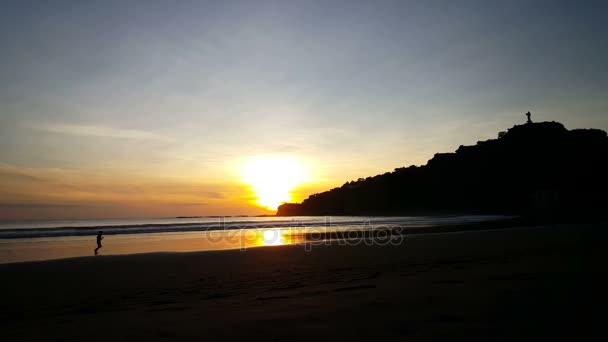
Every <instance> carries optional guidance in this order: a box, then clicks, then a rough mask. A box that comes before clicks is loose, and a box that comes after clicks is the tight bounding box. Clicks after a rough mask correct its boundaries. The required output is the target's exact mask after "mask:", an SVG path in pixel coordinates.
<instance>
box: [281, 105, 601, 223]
mask: <svg viewBox="0 0 608 342" xmlns="http://www.w3.org/2000/svg"><path fill="white" fill-rule="evenodd" d="M526 115H527V116H528V121H527V123H526V124H523V125H516V126H514V127H512V128H511V129H509V130H508V131H506V132H500V133H499V134H498V136H499V138H498V139H492V140H487V141H479V142H478V143H477V144H476V145H474V146H460V147H459V148H458V149H457V150H456V152H455V153H437V154H435V156H434V157H433V158H432V159H431V160H429V161H428V163H427V164H426V165H423V166H410V167H402V168H397V169H395V171H393V172H387V173H385V174H382V175H377V176H374V177H368V178H365V179H363V178H360V179H359V180H357V181H351V182H346V183H345V184H344V185H343V186H341V187H339V188H334V189H332V190H329V191H326V192H322V193H318V194H314V195H311V196H310V197H308V198H307V199H306V200H304V201H303V202H302V203H299V204H298V203H286V204H283V205H281V206H280V207H279V208H278V211H277V215H278V216H294V215H401V214H425V213H471V214H473V213H480V214H481V213H494V214H529V215H535V216H538V217H542V216H545V217H556V216H559V217H561V218H565V217H567V216H570V217H575V215H578V216H585V217H589V216H598V215H600V214H603V213H608V205H607V204H608V201H607V199H606V198H607V191H608V138H607V136H606V132H604V131H602V130H599V129H573V130H567V129H566V128H565V127H564V126H563V125H562V124H561V123H558V122H538V123H533V122H532V121H531V119H530V115H529V113H526Z"/></svg>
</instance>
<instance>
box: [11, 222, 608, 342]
mask: <svg viewBox="0 0 608 342" xmlns="http://www.w3.org/2000/svg"><path fill="white" fill-rule="evenodd" d="M606 228H607V227H606V225H605V224H604V225H557V226H550V227H528V228H513V229H499V230H487V231H483V230H477V231H468V232H450V233H441V234H416V235H409V236H406V237H405V239H404V241H403V243H402V244H401V245H398V246H392V245H386V246H377V245H374V246H368V245H365V244H361V245H357V246H340V245H338V244H336V243H334V244H333V245H331V246H313V248H312V250H311V251H308V252H307V251H305V249H304V247H303V246H301V245H291V246H275V247H260V248H252V249H248V250H246V251H239V250H229V251H212V252H193V253H152V254H137V255H128V256H99V257H82V258H73V259H63V260H53V261H43V262H28V263H15V264H6V265H0V274H1V275H2V281H1V282H0V287H1V293H2V301H1V302H2V306H1V307H2V309H1V315H2V316H1V322H2V336H3V338H2V340H4V341H83V340H87V341H120V340H136V339H137V340H146V341H156V340H159V341H160V340H175V339H182V340H216V339H219V338H225V337H231V338H239V337H242V338H252V337H253V338H260V339H266V340H272V341H274V340H310V339H312V338H314V339H320V338H321V339H328V338H340V339H342V338H348V339H357V340H358V339H374V338H401V339H408V340H416V341H418V340H421V341H426V340H436V339H437V338H442V337H444V338H445V337H449V338H467V339H475V340H482V339H491V340H515V339H521V338H524V339H531V338H554V337H576V338H577V339H580V338H583V337H588V336H593V334H597V333H599V332H600V329H599V327H600V323H602V320H603V318H602V316H600V315H598V314H597V312H601V311H603V308H602V307H601V306H600V301H599V299H598V298H600V294H601V293H602V292H603V291H604V285H603V283H602V282H601V279H602V278H603V277H605V276H606V267H605V264H604V263H603V261H604V260H605V259H606V256H605V248H604V242H605V241H606V236H607V232H606ZM600 309H601V311H600Z"/></svg>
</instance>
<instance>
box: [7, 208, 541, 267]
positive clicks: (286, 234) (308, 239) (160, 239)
mask: <svg viewBox="0 0 608 342" xmlns="http://www.w3.org/2000/svg"><path fill="white" fill-rule="evenodd" d="M523 226H530V223H529V222H527V221H526V220H524V219H522V218H518V217H515V218H505V219H500V220H494V221H483V222H470V223H453V224H443V225H428V226H419V227H406V226H404V227H399V226H396V227H393V226H389V227H385V226H384V225H382V224H380V225H378V226H377V227H372V228H362V229H344V230H337V231H336V229H339V227H333V228H332V227H330V228H314V229H313V228H308V227H307V228H289V229H282V228H273V227H272V228H262V229H247V230H244V231H242V232H238V231H237V230H229V231H208V232H179V233H168V232H158V233H149V234H141V235H140V234H120V235H114V236H112V235H110V236H112V238H113V239H117V238H118V239H121V240H119V241H112V242H110V243H107V245H106V246H104V250H102V252H101V255H99V256H96V257H102V256H110V255H113V256H116V255H137V254H147V253H190V252H211V251H218V250H239V249H250V248H258V247H276V246H272V245H271V246H265V245H263V244H264V243H263V241H260V239H259V237H258V238H256V237H255V235H256V234H258V235H259V231H266V230H271V231H273V230H278V231H279V232H280V234H281V236H280V237H279V236H277V239H279V240H280V241H278V242H280V243H277V245H294V244H301V245H304V246H316V245H319V244H327V241H330V240H332V241H333V240H340V241H343V242H344V243H346V244H350V245H352V244H353V241H358V240H364V241H365V242H367V243H370V240H373V241H376V242H377V243H379V244H382V243H389V242H390V241H386V240H387V238H388V239H389V240H390V239H391V238H394V239H396V240H402V239H403V238H404V237H405V236H407V235H415V234H435V233H449V232H466V231H476V230H494V229H505V228H513V227H523ZM308 229H310V230H311V231H307V230H308ZM327 230H329V231H327ZM218 232H222V233H220V234H224V233H226V232H228V233H230V232H233V234H232V235H230V234H229V235H226V236H225V237H224V239H225V240H226V241H221V242H222V243H213V242H209V241H206V240H212V239H213V237H206V235H203V236H201V235H198V233H201V234H214V233H218ZM256 232H257V233H256ZM166 234H168V235H166ZM252 236H253V239H252ZM138 237H140V238H150V237H151V238H153V239H154V242H153V243H154V244H155V245H153V246H157V250H155V249H154V247H153V246H151V247H150V248H149V249H148V250H145V249H143V250H142V248H143V247H141V246H137V248H139V249H134V248H136V246H131V247H129V244H135V242H133V241H130V240H131V239H137V238H138ZM40 239H41V240H37V238H36V239H23V240H22V239H8V240H5V241H4V242H3V243H4V244H5V246H2V245H0V247H3V248H2V249H0V256H2V255H4V254H5V253H6V250H7V247H8V246H10V244H12V246H13V248H15V247H18V246H20V245H21V246H22V245H23V244H33V245H29V246H28V249H29V253H34V252H32V250H34V249H35V248H36V247H38V246H37V245H36V244H37V243H41V244H43V245H44V247H39V248H38V249H40V250H42V251H44V250H49V248H51V247H52V248H54V249H63V251H62V253H64V255H63V256H52V255H53V254H48V253H49V252H47V254H46V255H44V254H40V255H37V254H34V256H32V257H26V256H21V257H18V256H15V255H12V256H7V255H4V258H5V260H7V259H6V258H9V259H8V260H9V261H7V262H4V261H3V262H0V265H2V264H12V263H20V262H41V261H47V260H59V259H72V258H88V257H90V256H91V255H90V253H89V251H88V249H89V247H87V246H88V245H84V244H83V243H82V241H85V240H77V241H81V243H80V244H79V246H77V247H76V246H74V245H75V244H76V242H73V243H70V241H71V240H55V239H57V238H40ZM44 239H47V240H44ZM176 239H177V240H176ZM201 239H202V240H201ZM124 241H127V242H128V244H125V243H124ZM175 241H179V242H182V243H183V244H187V247H185V249H180V248H181V247H176V246H178V244H175V245H172V244H174V243H175ZM227 241H232V242H231V243H228V242H227ZM373 241H372V242H371V243H373ZM188 242H190V243H189V244H188ZM223 242H225V243H223ZM145 244H147V245H151V244H152V243H150V242H146V243H145ZM243 244H244V245H243ZM49 246H51V247H49ZM53 246H54V247H53ZM172 246H173V247H172ZM196 246H198V248H197V247H196ZM75 248H77V249H78V250H79V251H80V252H73V254H74V255H68V256H65V253H68V252H69V251H70V250H73V249H75ZM108 248H110V250H108ZM117 248H119V249H117ZM171 248H173V249H171ZM22 249H23V248H22ZM3 250H5V252H3ZM24 250H25V249H24ZM66 251H67V252H66ZM108 251H109V254H108V255H104V254H105V253H106V252H108ZM121 251H122V252H121ZM12 253H16V254H18V252H15V251H12ZM23 253H24V252H23ZM40 253H42V252H40ZM78 253H80V254H78ZM36 255H37V256H36ZM11 258H12V259H11ZM28 258H29V259H28ZM12 260H14V261H12Z"/></svg>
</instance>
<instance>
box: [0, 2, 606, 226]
mask: <svg viewBox="0 0 608 342" xmlns="http://www.w3.org/2000/svg"><path fill="white" fill-rule="evenodd" d="M0 6H1V10H0V50H1V51H2V57H1V58H0V80H1V82H0V104H1V107H0V144H1V146H2V149H0V166H1V167H0V174H3V175H5V176H4V178H5V181H4V186H3V187H2V188H0V190H2V189H4V190H3V191H0V199H1V201H0V202H2V203H8V204H14V203H13V202H15V201H17V202H18V203H22V202H23V201H25V202H27V203H36V204H44V205H46V204H49V205H57V203H59V202H60V203H59V204H61V205H64V204H65V203H66V201H67V202H69V203H75V202H78V203H81V202H82V203H90V204H91V205H99V203H106V202H107V201H110V200H108V199H107V198H106V199H103V198H102V199H99V198H96V197H95V196H96V195H95V196H93V194H95V193H97V194H98V193H99V191H98V190H95V189H97V188H96V186H99V185H100V184H104V185H105V184H107V183H112V184H115V185H116V189H118V188H119V187H123V188H124V187H125V186H133V184H134V183H137V184H140V183H141V184H140V186H141V187H147V189H150V188H154V189H157V190H155V191H154V192H153V194H151V195H150V196H151V197H159V196H165V197H171V194H168V193H167V191H168V190H162V189H164V187H166V188H170V189H175V187H176V186H177V185H176V184H180V185H179V186H177V187H184V188H187V187H188V185H189V184H194V183H196V184H198V186H199V187H200V189H202V190H200V193H201V194H209V193H213V194H215V195H213V196H211V198H206V197H204V196H203V195H201V196H200V201H201V203H203V202H204V203H205V204H207V203H215V204H214V205H215V206H214V205H206V206H205V207H206V208H205V210H203V211H204V212H205V213H207V212H208V213H210V214H214V212H222V213H225V212H229V211H231V210H232V211H234V210H244V211H246V212H247V213H253V212H256V210H255V208H248V207H247V208H245V207H239V206H238V205H236V204H234V203H237V202H238V200H237V198H240V197H239V196H240V195H239V192H240V191H242V189H241V188H239V187H238V186H236V185H234V184H236V183H235V177H236V176H235V171H234V169H235V168H236V167H237V166H236V165H238V163H239V162H240V161H241V160H242V159H243V158H248V157H251V156H256V155H264V154H284V155H289V156H295V157H297V158H300V159H301V160H303V161H304V162H305V163H307V164H308V165H310V167H311V168H312V169H313V170H312V171H313V173H314V174H315V179H316V181H315V182H314V184H310V185H304V186H303V187H302V189H301V190H300V196H299V197H305V196H306V195H307V194H309V193H311V192H314V191H320V190H323V189H325V188H327V187H333V186H336V185H340V184H342V183H344V182H345V181H347V180H350V179H354V178H358V177H365V176H369V175H374V174H377V173H383V172H386V171H390V170H392V169H394V168H395V167H400V166H404V165H410V164H424V163H425V162H426V161H427V160H428V159H430V158H431V157H432V155H433V154H434V153H435V152H448V151H453V150H455V149H456V148H457V147H458V146H459V145H461V144H472V143H475V142H476V141H478V140H484V139H488V138H493V137H495V136H496V133H497V132H498V131H501V130H505V129H506V128H509V127H511V126H512V125H514V124H517V123H522V122H524V121H525V117H524V115H523V113H525V112H526V111H528V110H530V111H532V113H533V119H536V120H539V121H541V120H555V121H560V122H562V123H564V124H565V125H566V126H567V127H568V128H579V127H581V128H582V127H595V128H601V129H608V115H606V114H607V112H608V110H607V109H608V100H607V98H608V96H606V94H607V89H608V68H607V65H606V64H607V63H606V60H608V32H607V31H608V29H607V27H606V25H605V22H604V21H605V20H604V19H605V13H606V9H608V8H607V7H608V6H606V5H604V4H603V3H602V2H599V1H596V2H594V1H580V2H571V1H352V0H351V1H52V2H33V1H15V2H11V1H4V2H2V5H0ZM15 174H18V175H28V176H32V175H34V174H35V175H36V177H38V178H40V179H43V180H44V182H45V184H46V185H48V186H50V187H51V188H52V189H56V188H57V185H58V184H60V183H61V181H60V180H58V179H73V180H74V182H76V183H77V184H81V187H80V190H81V191H80V192H78V193H80V196H81V197H78V196H76V197H74V196H75V195H74V194H72V195H70V196H72V197H69V196H68V197H66V196H67V195H66V196H62V195H61V194H57V196H56V197H53V198H49V197H48V194H47V195H44V196H43V195H42V194H41V193H40V191H37V190H31V193H28V191H29V190H28V191H26V190H24V191H21V192H19V191H17V190H15V189H13V190H10V189H9V190H7V189H8V188H10V187H11V186H13V185H14V184H15V182H14V181H8V179H9V178H10V177H9V176H11V177H13V176H14V175H15ZM59 175H64V176H59ZM65 175H70V176H69V177H68V176H65ZM62 177H63V178H62ZM70 177H71V178H70ZM10 179H13V178H10ZM9 183H10V184H9ZM51 184H52V186H51ZM227 184H232V185H233V186H234V188H232V187H231V185H227ZM0 185H1V184H0ZM28 185H29V186H30V187H31V188H32V189H35V188H36V186H34V185H32V184H30V183H28ZM30 187H26V188H28V189H29V188H30ZM158 188H161V190H158ZM116 189H114V190H108V191H110V192H111V191H114V192H118V193H119V194H116V193H114V195H111V196H110V195H108V196H109V197H108V198H111V202H112V205H117V204H116V203H120V201H121V198H123V199H124V198H126V196H127V195H125V194H122V192H121V190H120V191H119V190H116ZM197 189H199V188H197ZM205 189H213V191H205ZM86 194H89V195H90V196H88V197H87V195H86ZM217 194H221V195H220V196H221V197H218V196H217ZM121 196H122V197H121ZM193 196H194V195H193ZM176 198H177V197H176ZM222 198H223V199H226V198H230V199H231V202H230V203H229V201H226V202H225V203H224V204H222V202H221V199H222ZM104 201H106V202H104ZM213 201H216V202H213ZM106 204H107V203H106ZM11 208H15V206H12V207H11ZM142 210H143V209H142ZM197 210H198V209H197ZM91 215H93V214H91ZM120 215H122V216H129V215H149V212H148V211H146V210H143V211H141V212H140V211H137V210H135V211H133V213H130V212H124V213H123V212H121V213H120Z"/></svg>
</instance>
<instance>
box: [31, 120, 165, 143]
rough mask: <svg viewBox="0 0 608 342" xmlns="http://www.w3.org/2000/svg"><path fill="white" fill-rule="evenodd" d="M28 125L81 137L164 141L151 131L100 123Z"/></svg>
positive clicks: (45, 130)
mask: <svg viewBox="0 0 608 342" xmlns="http://www.w3.org/2000/svg"><path fill="white" fill-rule="evenodd" d="M27 126H28V127H30V128H32V129H35V130H37V131H42V132H48V133H55V134H62V135H73V136H83V137H98V138H112V139H128V140H156V141H165V140H167V139H166V138H165V137H163V136H161V135H158V134H156V133H153V132H148V131H142V130H136V129H124V128H116V127H111V126H102V125H76V124H49V123H46V124H29V125H27Z"/></svg>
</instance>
